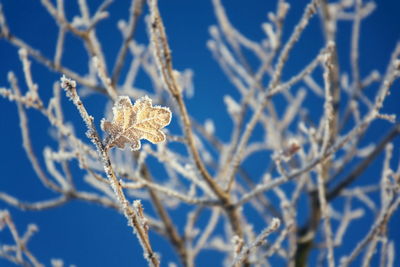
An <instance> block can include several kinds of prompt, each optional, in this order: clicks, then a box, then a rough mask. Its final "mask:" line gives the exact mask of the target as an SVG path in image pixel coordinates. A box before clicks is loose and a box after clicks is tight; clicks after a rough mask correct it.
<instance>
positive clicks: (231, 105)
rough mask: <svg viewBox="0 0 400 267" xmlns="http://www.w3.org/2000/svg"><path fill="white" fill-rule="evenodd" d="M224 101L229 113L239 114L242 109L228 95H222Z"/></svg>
mask: <svg viewBox="0 0 400 267" xmlns="http://www.w3.org/2000/svg"><path fill="white" fill-rule="evenodd" d="M224 102H225V105H226V107H227V108H228V112H229V114H231V115H232V116H233V117H234V116H236V115H237V114H239V113H240V111H241V110H242V108H241V107H240V105H239V104H238V103H237V102H236V101H235V99H233V98H232V97H231V96H230V95H225V96H224Z"/></svg>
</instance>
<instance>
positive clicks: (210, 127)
mask: <svg viewBox="0 0 400 267" xmlns="http://www.w3.org/2000/svg"><path fill="white" fill-rule="evenodd" d="M204 128H205V130H206V132H207V134H209V135H213V134H214V132H215V124H214V121H213V120H212V119H206V121H205V122H204Z"/></svg>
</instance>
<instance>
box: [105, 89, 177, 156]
mask: <svg viewBox="0 0 400 267" xmlns="http://www.w3.org/2000/svg"><path fill="white" fill-rule="evenodd" d="M112 111H113V115H114V118H113V120H112V122H109V121H106V120H105V119H103V120H102V121H101V129H102V130H103V131H105V132H107V133H108V137H107V138H106V141H105V143H106V145H107V146H109V147H113V146H117V147H118V148H121V149H123V148H124V147H125V145H126V144H130V146H131V149H132V150H139V149H140V147H141V144H140V139H147V140H149V141H150V142H152V143H154V144H157V143H161V142H163V141H165V134H164V133H163V132H162V131H161V129H162V128H164V127H165V126H167V125H168V124H169V123H170V121H171V116H172V115H171V111H170V110H169V108H166V107H160V106H152V100H151V99H150V98H149V97H148V96H144V97H141V98H139V99H138V100H136V102H135V104H134V105H132V102H131V100H130V99H129V97H127V96H120V97H119V98H118V99H117V101H116V102H115V103H114V107H113V109H112Z"/></svg>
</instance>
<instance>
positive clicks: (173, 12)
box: [0, 0, 400, 267]
mask: <svg viewBox="0 0 400 267" xmlns="http://www.w3.org/2000/svg"><path fill="white" fill-rule="evenodd" d="M222 2H223V3H224V4H225V7H226V11H227V13H228V16H229V17H230V19H231V21H232V23H233V24H234V25H235V26H236V27H237V28H238V29H239V30H240V31H241V32H242V33H244V34H245V35H246V36H248V37H249V38H251V39H253V40H261V39H262V38H264V33H263V31H262V29H261V26H260V25H261V23H263V22H265V21H266V14H267V12H269V11H273V10H275V3H274V2H275V1H265V0H264V1H263V0H246V1H245V2H244V1H240V0H231V1H227V0H225V1H222ZM0 3H1V4H2V5H3V10H4V13H5V15H6V17H7V21H8V24H9V27H10V29H11V31H12V32H13V33H14V34H15V35H17V36H19V37H20V38H21V39H23V40H24V41H26V42H27V43H29V44H30V45H32V46H33V47H35V48H37V49H39V50H40V51H41V52H42V53H43V54H44V55H46V56H48V57H52V56H53V54H54V49H55V41H56V38H57V27H56V25H55V24H54V23H53V21H52V19H51V17H50V16H49V15H48V13H47V12H46V11H45V10H44V8H43V7H42V6H41V5H40V3H39V1H26V0H13V1H7V0H0ZM92 3H93V7H97V6H98V4H99V3H100V1H92ZM290 4H291V8H290V11H289V12H290V13H289V16H288V19H287V24H286V25H285V32H284V36H283V38H284V40H287V38H288V36H289V34H290V33H291V31H292V29H293V27H294V25H295V24H296V23H297V21H298V20H299V18H300V16H301V14H302V10H303V9H304V6H305V5H306V4H307V1H304V0H300V1H291V2H290ZM128 7H129V4H128V1H116V3H114V4H112V5H111V7H110V9H109V11H110V15H111V16H110V19H107V20H105V21H103V22H102V23H101V24H100V25H99V30H98V36H99V39H100V40H101V41H102V48H103V51H105V54H106V61H107V63H108V64H110V65H113V64H114V61H115V58H116V55H117V52H118V49H119V45H120V41H121V36H120V33H119V31H118V30H117V29H116V23H117V19H119V18H127V15H128ZM399 8H400V2H399V1H396V0H388V1H377V9H376V10H375V12H374V13H373V14H372V15H371V16H370V17H369V18H367V19H366V20H365V21H364V22H363V23H362V26H361V27H362V28H361V33H362V34H361V39H360V66H361V69H360V71H361V76H366V75H367V74H368V73H370V72H371V70H373V69H378V70H379V71H380V72H381V73H382V72H383V71H384V70H385V68H386V64H387V63H388V60H389V57H390V54H391V52H392V50H393V49H394V47H395V44H396V42H398V41H399V40H400V27H399V23H398V11H399V10H400V9H399ZM76 10H77V6H76V1H68V3H66V12H67V14H68V15H69V16H70V17H69V19H71V17H72V15H74V14H76ZM160 11H161V14H162V16H163V19H164V22H165V26H166V30H167V34H168V38H169V41H170V46H171V50H172V55H173V61H174V67H175V68H176V69H178V70H184V69H186V68H190V69H192V70H193V72H194V86H195V95H194V97H193V98H192V99H189V100H188V101H187V103H188V104H187V105H188V108H189V112H190V113H191V114H193V115H194V116H195V117H196V118H197V119H198V121H200V122H204V121H205V120H206V119H207V118H213V120H214V121H215V124H216V132H217V134H218V136H220V137H221V139H222V140H225V141H227V140H229V136H230V131H231V128H232V125H231V123H230V120H229V117H228V115H227V114H226V112H225V106H224V102H223V96H224V95H226V94H232V95H233V96H234V97H237V96H238V95H237V93H236V92H235V91H234V88H233V86H232V85H231V84H230V83H229V82H228V80H227V78H226V77H225V76H224V74H223V72H222V71H221V70H220V68H219V67H218V64H217V63H216V62H215V60H214V59H213V58H212V55H211V53H210V51H209V50H208V49H207V47H206V42H207V40H209V38H210V36H209V26H210V25H213V24H216V18H215V16H214V12H213V10H212V5H211V1H209V0H198V1H194V0H186V1H184V0H169V1H165V0H160ZM144 12H145V13H146V14H147V12H148V11H147V8H146V9H145V10H144ZM350 34H351V24H350V23H349V22H341V23H340V24H339V30H338V43H337V46H338V51H339V62H340V66H341V69H342V70H344V71H349V70H350V65H349V63H350V58H349V53H350V52H349V44H350V38H351V35H350ZM136 36H137V40H138V41H139V42H142V43H147V36H146V30H145V24H144V21H143V20H141V21H140V23H139V26H138V32H137V35H136ZM323 42H324V41H323V35H322V34H321V27H320V23H319V21H318V19H316V18H314V19H313V20H312V21H311V23H310V25H309V27H308V28H307V29H306V31H305V33H304V35H303V36H302V38H301V40H300V41H299V43H298V44H297V45H296V47H295V49H294V50H293V53H292V54H291V56H290V59H289V62H288V64H287V66H286V67H285V69H284V75H283V79H286V78H288V77H290V75H291V74H293V73H296V72H297V71H299V70H300V69H301V68H302V67H303V66H304V65H305V64H306V62H308V61H309V60H310V59H312V58H313V57H314V56H315V55H316V53H317V52H318V51H319V50H320V48H321V47H322V45H323ZM0 59H1V64H0V86H7V85H8V82H7V72H8V71H10V70H12V71H14V72H15V73H16V74H17V77H18V78H19V79H20V84H21V85H22V84H23V79H22V70H21V64H20V62H19V60H18V51H17V49H15V47H13V46H11V45H10V44H8V43H6V42H5V41H4V40H0ZM86 62H87V56H86V54H85V53H84V48H83V47H82V45H81V44H80V43H79V42H77V40H76V39H75V38H74V37H72V36H71V35H69V36H67V40H66V51H65V56H64V58H63V63H64V64H65V65H66V66H68V67H69V68H71V69H74V70H77V71H78V72H80V73H85V72H86V71H87V69H86V66H87V64H86ZM32 66H33V76H34V80H35V81H36V82H37V83H38V84H39V86H40V94H41V95H42V97H43V99H45V100H48V99H49V97H50V96H51V91H52V90H51V88H52V84H53V83H54V81H56V80H58V79H59V77H60V74H59V73H53V72H49V71H48V70H47V69H46V68H44V67H43V66H41V65H39V64H37V63H33V65H32ZM138 83H139V85H143V86H144V87H145V86H146V85H148V84H149V83H148V81H147V80H145V79H143V80H139V81H138ZM23 88H24V87H23ZM373 90H374V89H372V91H371V92H368V94H371V95H373V94H374V91H373ZM399 99H400V90H399V83H398V82H397V83H395V85H394V87H393V89H392V96H391V97H390V98H389V99H388V101H387V102H385V107H384V112H386V113H395V114H398V115H400V109H399V105H398V101H399ZM84 101H85V103H87V105H88V109H89V110H90V112H91V113H92V114H93V115H94V117H95V118H96V119H97V122H99V121H100V118H101V117H102V114H103V111H104V104H105V100H104V98H103V97H102V96H90V97H88V98H87V99H84ZM309 104H310V105H313V104H314V103H312V102H310V103H309ZM318 105H321V103H319V104H318ZM316 106H317V105H316ZM63 107H64V108H65V110H66V119H68V120H70V121H72V122H73V123H74V125H75V129H76V132H77V133H78V136H81V137H82V138H85V137H84V132H85V129H84V125H83V123H82V122H81V120H80V118H79V116H78V114H77V112H76V111H75V109H74V107H73V106H72V105H71V103H69V102H68V101H67V100H66V99H65V98H64V102H63ZM0 111H1V112H0V114H1V115H0V129H2V130H1V135H0V137H1V140H2V141H3V142H2V143H3V144H2V151H3V153H0V170H1V174H0V176H1V178H0V191H6V192H7V193H9V194H12V195H14V196H16V197H18V198H19V199H23V200H26V201H37V200H41V199H44V198H49V197H51V196H53V195H52V194H51V193H49V192H48V191H47V190H45V189H43V187H42V186H41V184H40V183H39V181H38V179H36V177H35V174H34V172H33V170H32V167H31V166H30V163H29V161H28V159H27V157H26V155H25V153H24V151H23V148H22V145H21V134H20V130H19V122H18V116H17V111H16V106H15V104H14V103H10V102H8V101H6V100H4V99H0ZM311 111H312V108H311ZM311 113H312V112H311ZM28 115H29V116H30V124H29V126H30V129H31V136H32V140H33V144H34V149H35V151H36V152H37V154H38V155H41V151H42V150H43V148H44V146H46V145H50V146H54V145H55V142H54V141H52V140H51V138H50V131H49V130H48V128H49V125H48V123H47V121H46V120H45V118H43V117H42V116H41V115H40V114H38V112H36V111H33V110H28ZM312 116H316V118H317V117H318V116H319V114H317V111H316V113H315V114H311V117H312ZM373 126H374V127H372V129H371V130H370V131H369V134H368V135H367V136H365V139H364V140H363V142H365V143H368V142H369V141H374V140H379V139H380V138H381V137H382V136H383V135H384V133H385V132H386V131H387V130H388V129H389V128H390V125H389V124H388V123H386V122H385V123H376V124H374V125H373ZM255 135H256V136H257V133H255ZM395 144H396V146H397V147H398V146H399V145H400V140H399V138H397V139H396V140H395ZM395 151H396V152H397V154H395V155H394V160H393V162H396V160H398V158H399V155H398V152H399V150H398V149H397V150H396V149H395ZM396 152H395V153H396ZM381 162H382V156H381V157H379V158H378V159H377V161H376V163H377V164H374V165H372V166H370V167H369V168H368V172H367V173H364V174H363V177H362V178H361V179H360V180H361V182H360V184H368V183H370V182H372V181H375V180H376V179H377V178H378V177H379V175H380V171H381V169H380V166H381ZM75 163H76V162H75ZM42 164H43V162H42ZM246 164H247V166H248V167H249V169H251V170H253V171H254V175H255V176H257V175H258V174H259V173H261V172H262V171H263V168H262V167H263V166H264V165H263V164H266V163H265V161H262V158H255V159H254V160H252V162H251V163H246ZM72 165H75V166H74V169H73V171H74V173H75V174H76V175H80V174H81V172H80V171H79V169H78V167H77V166H76V164H72ZM146 205H149V204H145V209H151V207H150V206H146ZM338 205H340V203H338ZM4 208H7V209H9V210H10V211H11V213H12V216H13V218H14V221H15V222H16V224H17V226H18V229H19V230H20V231H23V230H24V229H25V227H26V225H27V224H28V223H31V222H34V223H36V224H37V225H38V226H39V229H40V231H39V233H38V234H37V235H36V236H34V237H33V238H32V240H31V242H30V244H29V245H30V248H31V250H32V251H33V253H34V254H35V255H36V256H37V257H38V258H39V259H40V260H41V261H42V262H44V263H45V264H46V265H48V264H49V260H50V258H61V259H64V260H65V263H67V264H76V265H77V266H144V265H145V261H144V260H143V257H142V249H141V247H140V246H139V243H138V241H137V239H136V237H134V236H133V235H132V233H131V228H130V227H128V226H127V225H126V220H125V218H124V217H123V216H121V215H119V214H117V213H116V212H114V211H112V210H107V209H105V208H102V207H99V206H97V205H93V204H88V203H82V202H77V201H73V202H71V203H69V204H67V205H65V206H63V207H61V208H57V209H52V210H47V211H43V212H21V211H19V210H17V209H14V208H12V207H9V206H6V205H5V204H4V203H2V202H0V209H4ZM186 211H187V207H183V208H182V209H180V210H177V211H172V212H171V214H172V216H173V217H174V218H177V220H178V225H183V223H184V220H185V213H186ZM250 216H251V215H250ZM369 216H372V214H370V215H369ZM250 219H251V218H250ZM254 219H256V220H257V218H254ZM390 225H391V228H390V229H389V231H390V236H391V237H392V238H394V239H395V240H396V248H397V249H398V248H399V247H400V231H399V230H398V229H396V226H398V225H400V216H399V212H397V213H396V214H395V216H394V217H393V218H392V221H391V224H390ZM256 228H257V229H262V228H263V224H262V223H260V224H257V223H256ZM368 229H369V224H368V223H364V224H362V223H361V224H359V225H358V226H357V227H355V228H354V229H353V230H354V237H357V236H359V235H360V234H363V233H365V231H368ZM180 230H181V231H182V229H180ZM2 240H6V241H7V240H9V236H7V234H4V233H0V242H3V241H2ZM151 240H152V243H153V245H154V249H155V251H157V252H160V253H161V254H162V258H161V259H162V261H163V266H165V265H164V264H165V263H166V262H168V261H169V260H172V261H174V262H176V256H175V254H174V253H173V252H172V250H171V248H170V247H169V246H168V245H167V242H166V241H165V240H164V239H163V238H160V237H159V236H156V235H153V234H152V235H151ZM352 246H354V244H352V243H351V242H349V244H345V245H344V246H343V247H342V248H340V250H341V251H349V250H351V248H352ZM210 256H212V257H213V259H215V260H216V261H217V262H218V261H219V260H221V256H220V255H219V254H215V253H212V252H205V253H204V254H200V258H202V260H200V261H199V262H198V264H199V266H202V265H204V264H205V263H206V262H207V261H208V260H209V257H210ZM204 259H206V260H204ZM375 260H376V259H375ZM397 262H398V263H399V261H397ZM0 266H6V267H7V266H13V265H10V264H9V263H8V262H6V261H4V260H2V259H0Z"/></svg>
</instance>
